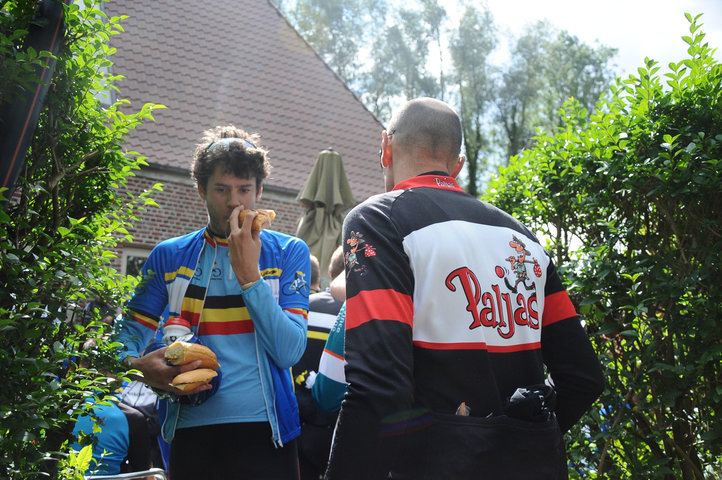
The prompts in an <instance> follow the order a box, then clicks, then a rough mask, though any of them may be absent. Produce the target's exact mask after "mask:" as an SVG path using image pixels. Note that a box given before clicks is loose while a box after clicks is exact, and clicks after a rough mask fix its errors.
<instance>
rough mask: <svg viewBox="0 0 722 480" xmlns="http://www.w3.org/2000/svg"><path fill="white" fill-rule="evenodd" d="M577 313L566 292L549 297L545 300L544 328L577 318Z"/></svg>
mask: <svg viewBox="0 0 722 480" xmlns="http://www.w3.org/2000/svg"><path fill="white" fill-rule="evenodd" d="M576 316H577V311H576V310H575V309H574V304H572V301H571V299H570V298H569V294H568V293H567V292H566V290H562V291H560V292H557V293H552V294H551V295H547V297H546V298H545V299H544V313H542V327H546V326H549V325H551V324H553V323H556V322H558V321H560V320H566V319H567V318H571V317H576Z"/></svg>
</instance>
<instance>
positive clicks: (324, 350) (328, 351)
mask: <svg viewBox="0 0 722 480" xmlns="http://www.w3.org/2000/svg"><path fill="white" fill-rule="evenodd" d="M323 353H326V354H328V355H331V356H332V357H335V358H338V359H339V360H344V358H343V357H342V356H341V355H339V354H338V353H333V352H332V351H331V350H328V349H326V348H324V349H323Z"/></svg>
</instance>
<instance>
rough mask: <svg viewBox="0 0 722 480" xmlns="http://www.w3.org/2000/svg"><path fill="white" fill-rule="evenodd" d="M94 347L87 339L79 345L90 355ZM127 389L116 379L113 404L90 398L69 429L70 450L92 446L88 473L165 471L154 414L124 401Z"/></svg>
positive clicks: (155, 413)
mask: <svg viewBox="0 0 722 480" xmlns="http://www.w3.org/2000/svg"><path fill="white" fill-rule="evenodd" d="M97 345H98V344H97V341H96V340H95V339H94V338H91V339H89V340H87V341H86V342H85V343H84V344H83V350H84V351H85V352H86V354H88V355H91V354H92V353H91V351H92V350H93V349H94V348H96V347H97ZM85 358H88V357H85ZM88 366H89V363H88V361H87V360H81V361H80V367H82V368H88ZM107 375H108V377H109V378H115V377H114V376H113V375H110V374H107ZM128 388H130V386H129V384H127V383H122V384H121V382H120V380H118V387H117V388H116V389H115V390H114V392H113V396H115V397H116V399H117V401H113V400H110V399H104V400H103V401H102V402H97V403H93V400H92V398H88V400H87V403H88V412H87V413H82V414H80V415H78V417H77V418H76V422H75V427H74V428H73V438H75V442H74V443H73V444H72V445H71V447H72V448H73V449H74V450H76V451H79V450H80V449H81V448H83V446H85V445H87V444H92V445H93V453H92V455H93V461H92V462H91V464H90V467H89V470H88V473H91V472H92V474H93V475H116V474H120V473H129V472H140V471H144V470H148V469H150V468H153V467H158V468H165V466H164V463H163V459H162V454H161V448H160V444H159V443H158V434H159V432H160V428H159V425H158V421H157V412H155V411H153V412H149V411H143V410H142V409H139V408H136V407H134V406H132V405H130V404H129V403H128V402H125V401H124V399H125V396H126V395H127V393H128ZM153 410H154V409H153Z"/></svg>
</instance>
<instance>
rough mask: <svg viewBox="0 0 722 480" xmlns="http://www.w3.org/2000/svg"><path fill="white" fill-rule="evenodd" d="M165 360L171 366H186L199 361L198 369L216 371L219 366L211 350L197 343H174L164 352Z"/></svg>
mask: <svg viewBox="0 0 722 480" xmlns="http://www.w3.org/2000/svg"><path fill="white" fill-rule="evenodd" d="M165 358H166V360H168V361H169V362H170V363H172V364H173V365H186V364H188V363H191V362H194V361H196V360H200V361H201V365H200V367H199V368H210V369H211V370H217V369H218V367H219V366H220V365H219V364H218V358H217V357H216V354H215V353H213V350H211V349H210V348H208V347H206V346H205V345H201V344H198V343H188V342H182V341H175V342H173V343H171V344H170V345H169V346H168V348H167V349H166V350H165Z"/></svg>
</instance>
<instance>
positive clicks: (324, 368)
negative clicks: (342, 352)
mask: <svg viewBox="0 0 722 480" xmlns="http://www.w3.org/2000/svg"><path fill="white" fill-rule="evenodd" d="M344 363H346V362H345V361H344V359H342V358H341V357H338V356H337V355H334V354H333V353H331V352H329V351H328V350H326V349H324V350H323V353H322V354H321V360H320V361H319V362H318V373H320V374H323V375H325V376H326V377H328V378H330V379H331V380H333V381H335V382H339V383H346V374H345V373H344V370H343V366H344Z"/></svg>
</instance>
